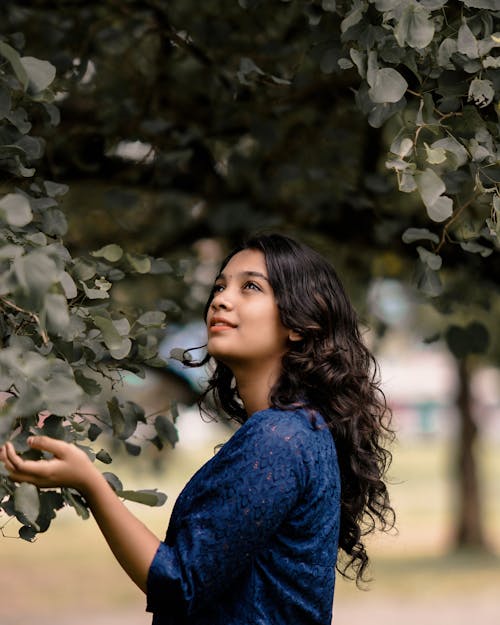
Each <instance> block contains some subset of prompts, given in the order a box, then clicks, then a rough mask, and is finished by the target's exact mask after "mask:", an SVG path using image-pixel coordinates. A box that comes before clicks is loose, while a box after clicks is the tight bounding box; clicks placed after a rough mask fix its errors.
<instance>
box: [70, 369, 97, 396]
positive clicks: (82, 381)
mask: <svg viewBox="0 0 500 625" xmlns="http://www.w3.org/2000/svg"><path fill="white" fill-rule="evenodd" d="M75 380H76V383H77V384H78V385H79V386H81V388H82V389H83V390H84V391H85V393H87V395H99V393H100V392H101V391H102V387H101V385H100V384H99V383H98V382H96V380H94V379H93V378H88V377H87V376H86V375H84V374H83V373H82V371H81V370H80V369H75Z"/></svg>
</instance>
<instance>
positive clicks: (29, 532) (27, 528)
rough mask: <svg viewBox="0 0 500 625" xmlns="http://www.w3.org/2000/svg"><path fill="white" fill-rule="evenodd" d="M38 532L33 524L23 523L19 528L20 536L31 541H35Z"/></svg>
mask: <svg viewBox="0 0 500 625" xmlns="http://www.w3.org/2000/svg"><path fill="white" fill-rule="evenodd" d="M37 534H38V532H37V530H36V529H35V528H34V527H32V526H31V525H23V526H22V527H20V528H19V538H22V539H23V540H26V541H28V542H29V543H31V542H33V540H34V539H35V538H36V535H37Z"/></svg>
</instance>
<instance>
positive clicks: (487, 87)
mask: <svg viewBox="0 0 500 625" xmlns="http://www.w3.org/2000/svg"><path fill="white" fill-rule="evenodd" d="M494 97H495V88H494V86H493V83H492V82H491V80H481V79H480V78H474V80H472V82H471V83H470V86H469V95H468V100H469V102H470V101H473V102H474V104H475V105H476V106H479V107H480V108H483V107H485V106H488V104H490V103H491V102H492V101H493V98H494Z"/></svg>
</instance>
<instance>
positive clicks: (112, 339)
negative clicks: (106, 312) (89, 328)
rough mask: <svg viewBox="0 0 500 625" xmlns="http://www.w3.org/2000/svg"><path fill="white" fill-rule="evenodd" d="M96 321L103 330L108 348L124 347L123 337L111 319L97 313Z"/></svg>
mask: <svg viewBox="0 0 500 625" xmlns="http://www.w3.org/2000/svg"><path fill="white" fill-rule="evenodd" d="M94 323H95V325H96V326H97V327H98V328H99V330H100V331H101V332H102V337H103V340H104V344H105V345H106V347H107V348H108V349H119V348H121V347H122V343H123V338H122V337H121V336H120V334H119V333H118V331H117V329H116V328H115V326H114V325H113V322H112V321H111V319H107V318H106V317H101V316H99V315H95V316H94Z"/></svg>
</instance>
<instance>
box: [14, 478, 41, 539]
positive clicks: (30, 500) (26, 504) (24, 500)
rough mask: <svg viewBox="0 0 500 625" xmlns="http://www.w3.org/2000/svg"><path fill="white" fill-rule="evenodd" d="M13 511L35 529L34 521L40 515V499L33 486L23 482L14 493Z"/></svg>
mask: <svg viewBox="0 0 500 625" xmlns="http://www.w3.org/2000/svg"><path fill="white" fill-rule="evenodd" d="M14 509H15V511H16V512H18V513H19V514H21V515H22V516H23V517H24V518H25V519H26V520H27V521H28V523H29V524H30V525H32V526H33V527H35V528H37V527H38V526H37V525H36V520H37V518H38V514H39V513H40V497H39V494H38V489H37V487H36V486H34V485H33V484H28V483H27V482H23V483H22V484H19V486H18V487H17V488H16V490H15V491H14Z"/></svg>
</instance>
